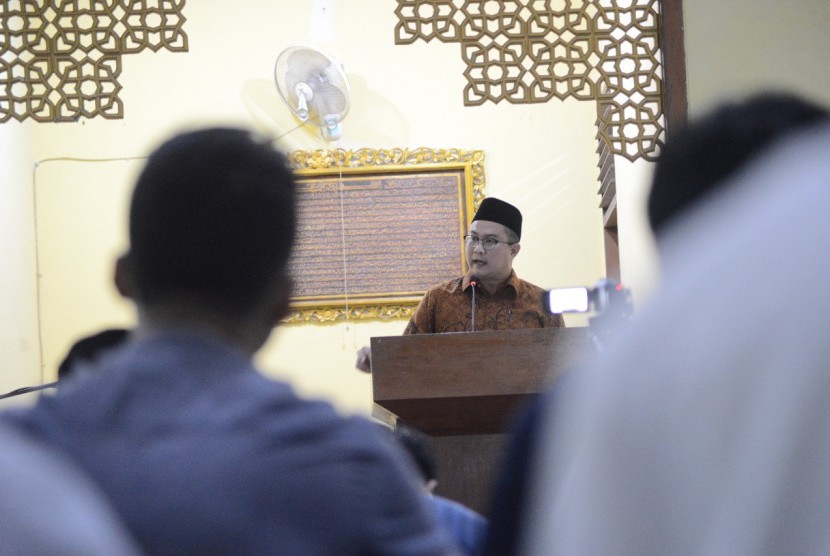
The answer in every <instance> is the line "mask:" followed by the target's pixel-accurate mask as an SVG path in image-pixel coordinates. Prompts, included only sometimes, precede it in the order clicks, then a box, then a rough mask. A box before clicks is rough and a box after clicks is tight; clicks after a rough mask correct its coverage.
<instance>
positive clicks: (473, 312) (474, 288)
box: [470, 274, 478, 332]
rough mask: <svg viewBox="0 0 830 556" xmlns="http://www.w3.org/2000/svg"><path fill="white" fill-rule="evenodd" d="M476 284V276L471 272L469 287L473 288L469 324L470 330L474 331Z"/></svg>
mask: <svg viewBox="0 0 830 556" xmlns="http://www.w3.org/2000/svg"><path fill="white" fill-rule="evenodd" d="M477 286H478V276H476V275H475V274H473V275H472V276H470V287H471V288H473V305H472V315H473V320H472V322H471V324H470V328H471V332H475V331H476V287H477Z"/></svg>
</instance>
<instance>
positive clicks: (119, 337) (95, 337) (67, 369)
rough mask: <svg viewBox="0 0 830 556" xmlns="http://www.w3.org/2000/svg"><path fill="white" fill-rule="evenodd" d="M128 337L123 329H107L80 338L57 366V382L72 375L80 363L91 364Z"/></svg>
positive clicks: (127, 332) (127, 331) (128, 332)
mask: <svg viewBox="0 0 830 556" xmlns="http://www.w3.org/2000/svg"><path fill="white" fill-rule="evenodd" d="M129 335H130V331H129V330H127V329H125V328H108V329H106V330H102V331H100V332H96V333H95V334H92V335H90V336H85V337H83V338H81V339H80V340H78V341H77V342H75V343H74V344H72V347H71V348H69V351H68V352H67V353H66V356H65V357H64V358H63V360H62V361H61V362H60V365H58V380H64V379H66V378H68V377H69V376H70V375H72V374H74V372H75V370H76V367H77V366H78V365H80V364H81V363H91V362H93V361H95V360H96V359H98V358H99V357H101V355H103V354H104V353H105V352H107V351H109V350H111V349H114V348H116V347H118V346H120V345H122V344H124V343H126V341H127V338H128V337H129Z"/></svg>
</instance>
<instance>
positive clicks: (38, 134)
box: [0, 0, 604, 412]
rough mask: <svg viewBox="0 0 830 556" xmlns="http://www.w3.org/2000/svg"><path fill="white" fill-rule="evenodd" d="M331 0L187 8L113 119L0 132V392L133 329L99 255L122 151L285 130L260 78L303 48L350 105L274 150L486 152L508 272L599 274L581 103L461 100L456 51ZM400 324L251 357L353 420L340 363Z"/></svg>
mask: <svg viewBox="0 0 830 556" xmlns="http://www.w3.org/2000/svg"><path fill="white" fill-rule="evenodd" d="M344 4H345V3H343V2H331V1H329V2H326V1H319V0H318V1H295V2H292V3H275V2H269V1H266V0H260V1H247V2H243V3H238V4H236V5H234V8H233V12H232V13H231V14H228V13H227V12H226V11H223V10H220V9H219V6H220V4H219V3H218V2H190V3H188V4H187V6H186V8H185V11H184V13H185V16H186V17H187V24H186V26H185V29H186V31H187V34H188V37H189V52H188V53H170V52H164V51H159V52H156V53H153V52H150V51H145V52H142V53H139V54H133V55H129V56H124V58H123V73H122V75H121V77H120V82H121V84H122V85H123V91H122V94H121V97H122V99H123V101H124V113H125V117H124V118H123V119H122V120H111V121H108V120H101V119H94V120H88V121H84V122H79V123H76V124H35V123H32V122H30V121H26V122H24V123H22V124H21V123H16V122H9V123H6V124H3V125H0V140H1V141H3V144H4V145H10V147H9V148H8V149H4V150H3V151H2V152H3V153H4V154H3V155H2V156H3V158H4V160H3V163H2V164H0V166H2V168H3V170H2V177H3V184H2V192H0V196H2V198H0V205H2V206H3V210H4V211H5V212H4V214H6V213H8V214H9V215H10V217H9V219H8V220H7V219H5V218H4V221H3V222H4V233H3V236H2V238H0V249H2V253H3V254H4V255H5V254H6V253H7V252H8V253H9V254H8V256H5V257H4V265H3V267H2V269H0V280H2V284H0V285H2V286H4V287H3V290H4V291H3V296H4V297H3V299H4V305H5V308H7V309H9V310H4V311H3V312H2V314H0V335H2V343H0V349H2V352H0V360H2V361H3V362H4V366H5V362H7V361H8V362H11V364H12V366H11V367H6V368H7V369H9V371H7V372H6V373H5V374H3V375H2V376H0V391H5V390H10V389H12V388H16V387H18V386H23V385H27V384H32V383H36V382H40V381H41V380H51V379H52V378H54V373H55V366H56V364H57V362H58V361H59V359H60V357H61V356H62V355H63V353H64V352H65V350H66V349H67V348H68V346H69V345H70V344H71V342H72V341H74V339H76V338H77V337H78V336H80V335H83V334H87V333H90V332H93V331H96V330H98V329H100V328H103V327H106V326H111V325H121V324H127V325H129V324H130V323H132V319H133V315H132V311H131V310H130V307H129V305H128V304H126V303H124V302H123V301H121V300H119V299H118V298H117V296H116V295H115V294H114V292H113V290H112V288H111V286H110V285H109V275H110V267H111V259H112V258H113V256H114V255H115V254H116V253H117V252H118V251H119V250H120V249H121V248H123V246H124V244H125V243H124V225H125V222H124V210H125V206H126V204H125V203H126V198H127V192H128V187H129V184H130V182H131V180H132V179H133V177H134V175H135V172H136V170H137V169H138V167H139V164H140V160H134V159H136V158H140V157H143V156H145V155H146V154H147V153H148V151H149V150H150V149H151V148H152V146H154V145H155V144H156V143H157V142H158V141H160V140H161V139H163V138H164V137H166V136H167V135H168V134H170V133H171V132H173V131H175V130H179V129H181V128H183V127H190V126H197V125H199V126H200V125H207V124H215V123H222V124H227V123H230V124H240V125H250V126H254V127H256V128H259V129H262V130H265V131H269V132H282V131H286V130H289V129H291V128H293V127H295V125H296V122H295V120H294V119H293V117H292V116H291V114H290V112H289V111H288V110H287V108H286V107H285V106H284V105H283V103H282V101H281V99H280V98H279V96H278V93H277V91H276V88H275V86H274V83H273V76H272V71H273V65H274V62H275V60H276V57H277V54H278V53H279V52H280V51H282V49H284V48H285V47H287V46H289V45H293V44H312V45H314V46H317V47H320V48H323V49H325V50H327V51H329V52H331V53H332V54H334V55H336V56H337V57H338V58H339V59H340V60H341V61H342V62H343V64H344V66H345V70H346V73H347V75H348V77H349V80H350V83H351V87H352V99H353V106H352V110H351V112H350V113H349V115H348V116H347V117H346V119H345V120H344V122H343V129H344V132H343V137H342V139H341V140H340V141H339V143H337V144H335V145H331V144H328V143H326V142H325V141H324V140H323V139H322V138H321V137H320V135H319V133H318V131H317V130H316V128H315V129H299V130H297V131H294V132H292V133H290V134H288V135H287V136H286V137H285V138H284V139H283V140H282V145H283V146H284V148H285V149H286V150H294V149H316V148H325V147H331V146H339V147H342V148H359V147H373V148H387V147H410V148H416V147H422V146H423V147H431V148H444V147H456V148H463V149H478V150H483V151H484V152H485V154H486V160H485V171H486V179H487V187H486V193H487V194H488V195H493V196H501V197H503V198H505V199H507V200H510V201H512V202H514V203H515V204H517V205H518V206H519V207H520V208H521V209H522V210H523V212H524V215H525V232H524V234H523V236H524V240H523V242H522V246H523V248H522V252H521V254H520V255H519V257H518V258H517V259H516V269H517V272H518V273H519V274H520V275H521V276H523V277H525V278H527V279H529V280H531V281H533V282H535V283H537V284H539V285H541V286H543V287H546V288H549V287H555V286H568V285H591V284H593V283H595V282H596V281H597V280H598V279H599V278H601V277H602V276H603V275H604V263H603V254H602V242H601V226H600V212H599V210H598V208H597V205H598V202H599V198H598V196H597V194H596V192H597V188H598V183H597V174H598V170H597V166H596V165H597V159H596V154H595V151H596V140H595V138H594V137H595V133H596V132H595V128H594V127H593V122H594V119H595V107H594V105H593V103H592V102H578V101H573V100H570V101H566V102H559V101H557V102H551V103H548V104H544V105H511V104H508V103H502V104H498V105H493V104H487V105H484V106H480V107H475V108H473V107H464V106H463V102H462V90H463V87H464V78H463V75H462V72H463V63H462V61H461V58H460V51H459V46H458V45H455V44H443V43H440V42H431V43H422V42H420V43H416V44H413V45H410V46H396V45H395V44H394V26H395V23H396V18H395V15H394V12H393V6H392V5H391V4H390V3H389V2H388V1H386V0H371V1H366V2H363V3H361V5H360V10H355V9H351V10H348V11H346V10H344V8H343V6H344ZM47 159H48V160H47ZM52 159H60V160H52ZM74 159H84V160H74ZM88 159H92V161H89V160H88ZM37 161H41V162H40V163H39V164H38V165H37V169H36V171H33V169H34V168H35V163H36V162H37ZM35 213H36V215H37V216H36V217H35ZM35 233H37V241H35V239H34V238H35ZM412 233H413V234H419V233H424V231H423V230H412ZM36 260H37V261H39V264H40V269H39V280H38V279H36V268H35V261H36ZM6 262H8V264H6ZM402 270H405V268H404V269H402ZM438 278H439V277H436V279H438ZM440 278H443V277H440ZM38 294H39V295H38ZM38 306H39V308H38ZM38 314H39V315H40V318H39V320H38V319H37V318H35V315H38ZM570 322H571V324H574V323H577V324H579V323H584V321H581V320H579V319H576V318H574V319H571V320H570ZM404 325H405V322H403V321H400V320H396V321H390V322H381V321H375V322H367V321H353V322H348V323H346V322H341V323H336V324H329V325H291V326H285V327H282V328H281V329H280V330H278V332H277V333H276V334H275V335H274V337H273V338H272V341H271V342H270V343H269V344H268V346H267V347H266V349H265V350H264V351H263V352H262V353H261V354H260V357H259V362H260V363H261V365H262V366H263V367H264V368H265V369H266V371H267V372H268V373H269V374H273V375H274V376H280V377H284V378H287V379H288V380H290V381H291V382H292V383H294V384H295V385H296V386H297V388H298V389H299V390H300V391H301V392H302V393H304V394H307V395H310V396H324V397H327V398H329V399H331V400H332V401H334V402H335V403H336V404H337V405H338V406H339V407H340V408H342V409H343V410H345V411H359V412H367V411H369V410H370V405H371V404H370V401H371V383H370V379H369V377H368V376H366V375H363V374H361V373H359V372H357V371H355V370H354V368H353V364H354V355H355V351H356V349H357V348H358V347H360V346H361V345H364V344H366V343H368V341H369V338H370V337H372V336H378V335H397V334H399V333H400V332H401V330H402V329H403V327H404ZM41 349H42V357H41Z"/></svg>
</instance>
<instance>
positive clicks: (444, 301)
mask: <svg viewBox="0 0 830 556" xmlns="http://www.w3.org/2000/svg"><path fill="white" fill-rule="evenodd" d="M472 290H473V288H472V287H471V286H470V279H469V276H461V277H459V278H455V279H453V280H450V281H449V282H445V283H443V284H439V285H437V286H433V287H431V288H430V289H429V290H428V291H427V293H426V294H425V295H424V297H423V299H421V302H420V303H419V304H418V307H417V308H416V309H415V312H414V313H413V314H412V318H411V319H410V320H409V324H407V325H406V329H405V330H404V332H403V333H404V334H435V333H442V332H472V320H473V319H472ZM543 292H544V290H543V289H542V288H540V287H539V286H535V285H533V284H531V283H530V282H525V281H524V280H521V279H519V277H518V276H516V273H515V271H511V273H510V277H509V278H508V279H507V282H506V283H505V284H504V286H502V287H501V288H499V290H498V291H496V292H495V293H494V294H490V293H488V292H487V291H486V290H485V289H484V288H475V295H476V318H475V330H476V331H482V330H512V329H525V328H554V327H557V326H565V322H564V320H563V319H562V315H548V314H546V313H545V312H544V310H543V308H542V293H543Z"/></svg>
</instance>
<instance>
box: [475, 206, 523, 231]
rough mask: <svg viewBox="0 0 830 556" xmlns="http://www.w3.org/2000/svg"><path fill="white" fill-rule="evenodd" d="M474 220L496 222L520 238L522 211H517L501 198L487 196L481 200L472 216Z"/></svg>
mask: <svg viewBox="0 0 830 556" xmlns="http://www.w3.org/2000/svg"><path fill="white" fill-rule="evenodd" d="M476 220H487V221H489V222H496V223H497V224H501V225H503V226H506V227H507V228H509V229H511V230H512V231H513V232H514V233H515V234H516V235H517V236H518V237H519V239H521V238H522V213H521V212H519V209H517V208H516V207H514V206H513V205H511V204H510V203H505V202H504V201H502V200H501V199H496V198H495V197H487V198H486V199H484V200H483V201H481V206H480V207H478V212H476V215H475V216H473V222H475V221H476Z"/></svg>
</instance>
